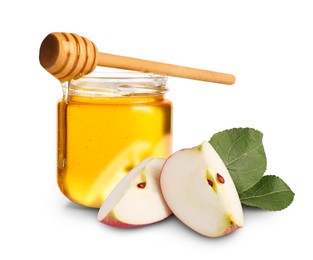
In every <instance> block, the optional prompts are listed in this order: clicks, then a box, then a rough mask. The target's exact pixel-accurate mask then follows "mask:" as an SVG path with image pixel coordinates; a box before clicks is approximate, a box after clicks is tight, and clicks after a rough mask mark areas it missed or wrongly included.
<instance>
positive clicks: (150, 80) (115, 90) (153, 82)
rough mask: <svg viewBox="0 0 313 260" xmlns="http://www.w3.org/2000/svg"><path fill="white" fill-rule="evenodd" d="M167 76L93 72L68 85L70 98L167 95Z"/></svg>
mask: <svg viewBox="0 0 313 260" xmlns="http://www.w3.org/2000/svg"><path fill="white" fill-rule="evenodd" d="M166 81H167V76H161V75H155V74H149V73H139V72H93V73H91V74H88V75H86V76H84V77H82V78H80V79H77V80H71V81H70V82H69V84H68V95H69V96H88V97H92V96H96V97H100V96H103V97H123V96H141V95H160V94H165V93H166V92H167V91H168V89H167V88H166Z"/></svg>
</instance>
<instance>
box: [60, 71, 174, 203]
mask: <svg viewBox="0 0 313 260" xmlns="http://www.w3.org/2000/svg"><path fill="white" fill-rule="evenodd" d="M166 80H167V78H166V77H164V76H159V75H153V74H145V73H136V72H133V73H132V72H121V73H119V72H118V73H100V74H99V73H94V74H90V75H87V76H84V77H82V78H80V79H78V80H71V81H70V82H66V83H63V85H62V86H63V98H62V100H60V101H59V103H58V156H57V180H58V185H59V188H60V190H61V191H62V193H63V194H64V195H65V196H66V197H67V198H69V199H70V200H71V201H73V202H75V203H77V204H80V205H83V206H87V207H92V208H99V207H100V206H101V204H102V202H103V201H104V200H105V198H106V197H107V196H108V194H109V193H110V192H111V191H112V189H113V188H114V187H115V186H116V185H117V184H118V183H119V182H120V181H121V179H122V178H123V177H124V176H125V175H126V174H127V173H128V172H129V171H130V170H131V169H132V168H133V167H135V166H136V165H137V164H138V163H140V162H141V161H142V160H143V159H145V158H146V157H148V156H152V157H156V158H157V157H158V158H166V157H168V156H169V155H170V153H171V147H172V103H171V102H170V101H169V100H167V99H166V98H165V93H166V92H167V88H166Z"/></svg>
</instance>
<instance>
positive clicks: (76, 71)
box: [39, 32, 236, 85]
mask: <svg viewBox="0 0 313 260" xmlns="http://www.w3.org/2000/svg"><path fill="white" fill-rule="evenodd" d="M39 61H40V64H41V65H42V67H44V68H45V69H46V70H47V71H48V72H49V73H50V74H52V75H53V76H54V77H56V78H57V79H58V80H60V81H61V82H64V81H69V80H71V79H77V78H80V77H82V76H83V75H86V74H89V73H91V72H92V71H93V70H94V69H95V68H96V66H104V67H111V68H119V69H126V70H135V71H141V72H150V73H156V74H160V75H167V76H174V77H180V78H187V79H194V80H202V81H209V82H214V83H221V84H229V85H230V84H233V83H234V82H235V80H236V79H235V77H234V76H233V75H231V74H226V73H220V72H214V71H208V70H202V69H195V68H190V67H185V66H178V65H173V64H166V63H162V62H155V61H149V60H142V59H136V58H130V57H124V56H119V55H113V54H108V53H101V52H98V50H97V47H96V45H95V44H94V43H93V42H91V41H89V40H88V39H86V38H85V37H81V36H79V35H77V34H74V33H62V32H55V33H51V34H49V35H48V36H47V37H46V38H45V39H44V40H43V41H42V43H41V46H40V52H39Z"/></svg>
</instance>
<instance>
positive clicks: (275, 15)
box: [0, 0, 313, 259]
mask: <svg viewBox="0 0 313 260" xmlns="http://www.w3.org/2000/svg"><path fill="white" fill-rule="evenodd" d="M311 2H312V1H304V0H298V1H291V0H276V1H273V0H263V1H248V0H246V1H244V0H236V1H234V0H229V1H227V0H219V1H211V0H203V1H201V0H193V1H183V0H181V1H170V0H158V1H143V0H142V1H139V0H135V1H126V0H125V1H121V0H114V1H113V0H111V1H105V0H102V1H94V0H89V1H79V0H76V1H59V0H54V1H35V0H28V1H21V0H20V1H2V3H1V7H0V24H1V43H0V46H1V48H0V68H1V70H0V73H1V80H0V81H1V86H0V93H1V100H0V116H1V117H0V120H1V121H0V124H1V125H0V126H1V127H0V138H1V139H0V140H1V142H0V149H1V156H0V163H1V168H0V174H1V180H0V185H1V188H0V195H1V196H0V199H1V204H0V205H1V212H2V213H1V215H0V218H1V221H0V238H1V249H0V258H1V259H21V258H24V259H96V258H98V259H109V258H112V257H113V259H122V257H123V258H124V259H162V258H163V259H170V258H173V259H180V258H181V257H189V258H192V259H199V257H203V258H205V259H213V258H215V259H233V258H235V259H275V258H276V259H277V258H278V257H279V259H283V258H285V257H287V256H288V257H297V258H298V257H299V256H300V255H302V256H303V255H305V256H306V259H309V258H310V257H311V256H312V251H311V247H312V243H311V242H310V241H309V240H308V239H307V237H308V236H309V237H310V233H312V231H313V228H312V227H313V225H312V214H311V213H310V212H312V180H313V177H312V176H313V173H312V158H313V157H312V156H313V155H312V147H313V137H312V133H313V128H312V124H311V121H312V111H313V102H312V95H311V93H312V91H311V89H312V88H313V86H312V74H313V66H312V65H313V64H312V62H313V47H312V46H313V37H312V24H313V15H312V7H311V6H312V3H311ZM54 31H65V32H75V33H77V34H80V35H83V36H85V37H86V38H88V39H90V40H92V41H93V42H95V43H96V45H97V46H98V49H99V50H100V51H103V52H108V53H113V54H119V55H125V56H133V57H138V58H143V59H151V60H157V61H162V62H169V63H176V64H180V65H187V66H191V67H198V68H203V69H209V70H215V71H222V72H228V73H233V74H234V75H236V77H237V82H236V84H235V85H233V86H224V85H218V84H212V83H204V82H197V81H191V80H184V79H177V78H169V80H168V87H169V88H170V92H169V94H168V97H169V98H170V99H171V100H172V101H173V103H174V105H175V112H174V150H178V149H180V148H184V147H190V146H194V145H197V144H199V143H200V142H202V141H203V140H205V139H209V138H210V137H211V136H212V134H214V133H215V132H218V131H221V130H224V129H227V128H232V127H246V126H248V127H254V128H256V129H259V130H260V131H262V132H263V133H264V146H265V151H266V153H267V160H268V170H267V173H266V174H276V175H278V176H280V177H281V178H283V179H284V180H285V181H286V182H287V183H288V184H289V186H290V187H291V188H292V189H293V191H294V192H295V194H296V196H295V200H294V202H293V204H292V205H291V206H290V207H289V208H287V209H285V210H283V211H280V212H265V211H261V210H253V209H248V208H245V209H244V214H245V226H244V228H242V229H240V230H238V231H237V232H235V233H233V234H230V235H228V236H225V237H222V238H218V239H210V238H206V237H203V236H201V235H198V234H196V233H195V232H193V231H191V230H189V229H188V228H186V227H185V226H183V225H182V224H181V223H180V222H179V221H178V220H177V219H176V218H175V217H172V218H169V219H168V220H166V221H164V222H161V223H159V224H155V225H151V226H148V227H144V228H138V229H132V230H120V229H114V228H111V227H108V226H105V225H103V224H101V223H99V222H97V220H96V215H97V210H93V209H86V208H82V207H79V206H76V205H74V204H73V203H71V202H69V201H68V200H67V199H66V198H65V197H64V196H63V195H62V194H61V193H60V192H59V190H58V188H57V184H56V165H55V161H56V102H57V100H58V99H59V98H60V96H61V88H60V86H59V83H58V81H57V80H56V79H54V78H53V77H52V76H51V75H49V74H48V73H47V72H46V71H45V70H44V69H43V68H41V66H40V65H39V62H38V51H39V46H40V43H41V41H42V40H43V38H44V37H45V36H46V35H47V34H48V33H50V32H54ZM305 236H306V237H305ZM289 259H290V258H289Z"/></svg>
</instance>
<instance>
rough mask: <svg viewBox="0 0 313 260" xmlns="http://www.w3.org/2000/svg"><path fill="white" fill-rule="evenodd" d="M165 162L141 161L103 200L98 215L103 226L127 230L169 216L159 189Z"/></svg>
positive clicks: (150, 159) (159, 160)
mask: <svg viewBox="0 0 313 260" xmlns="http://www.w3.org/2000/svg"><path fill="white" fill-rule="evenodd" d="M164 162H165V159H153V158H151V157H149V158H147V159H145V160H144V161H142V162H141V163H139V164H138V165H137V166H136V167H135V168H133V169H132V170H131V171H130V172H129V173H128V174H127V175H126V176H125V177H124V178H123V179H122V181H121V182H120V183H119V184H118V185H117V186H116V187H115V188H114V189H113V190H112V192H111V193H110V194H109V196H108V197H107V198H106V199H105V201H104V202H103V204H102V205H101V208H100V210H99V212H98V217H97V218H98V220H99V221H100V222H102V223H104V224H107V225H110V226H115V227H121V228H131V227H137V226H143V225H147V224H151V223H155V222H158V221H161V220H163V219H165V218H166V217H168V216H169V215H171V214H172V212H171V210H170V209H169V208H168V207H167V205H166V203H165V201H164V199H163V197H162V193H161V190H160V184H159V177H160V172H161V168H162V166H163V164H164Z"/></svg>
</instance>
